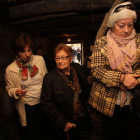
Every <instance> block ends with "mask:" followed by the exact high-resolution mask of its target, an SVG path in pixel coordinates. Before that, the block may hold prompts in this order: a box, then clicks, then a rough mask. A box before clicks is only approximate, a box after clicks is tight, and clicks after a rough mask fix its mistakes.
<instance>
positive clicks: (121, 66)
mask: <svg viewBox="0 0 140 140" xmlns="http://www.w3.org/2000/svg"><path fill="white" fill-rule="evenodd" d="M135 35H136V31H135V29H133V30H132V33H131V35H130V36H129V37H127V38H120V37H117V36H116V35H115V34H114V33H113V32H112V31H111V30H108V32H107V54H108V59H109V62H110V66H111V68H112V70H119V71H121V72H122V73H126V74H130V73H133V70H132V67H131V65H132V62H133V61H134V60H135V59H136V43H135ZM125 101H126V92H124V91H122V92H121V106H123V104H124V102H125Z"/></svg>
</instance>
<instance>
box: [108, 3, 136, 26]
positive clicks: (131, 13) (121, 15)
mask: <svg viewBox="0 0 140 140" xmlns="http://www.w3.org/2000/svg"><path fill="white" fill-rule="evenodd" d="M127 4H132V3H131V2H123V3H121V4H119V5H117V6H115V7H114V8H113V10H112V11H111V13H110V16H109V19H108V23H107V27H113V26H114V24H115V23H116V22H117V21H119V20H121V19H125V18H133V19H134V22H136V20H137V14H136V11H135V10H130V9H128V8H127V7H124V8H123V9H121V10H120V11H118V12H114V11H115V9H116V8H117V7H119V6H121V5H124V6H125V5H127ZM132 5H133V4H132Z"/></svg>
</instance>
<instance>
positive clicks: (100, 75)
mask: <svg viewBox="0 0 140 140" xmlns="http://www.w3.org/2000/svg"><path fill="white" fill-rule="evenodd" d="M104 45H105V42H101V40H100V41H98V40H97V41H96V42H95V45H94V48H93V52H92V60H91V72H92V76H93V77H94V78H95V79H96V80H97V81H99V82H101V83H102V84H105V85H106V86H107V87H109V88H110V87H120V76H121V72H119V71H113V70H112V69H111V67H110V64H109V60H108V58H107V50H105V51H104V53H106V55H105V54H103V52H101V51H102V50H103V49H101V48H102V46H104Z"/></svg>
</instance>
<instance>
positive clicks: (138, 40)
mask: <svg viewBox="0 0 140 140" xmlns="http://www.w3.org/2000/svg"><path fill="white" fill-rule="evenodd" d="M136 44H137V46H138V47H139V46H140V33H137V34H136Z"/></svg>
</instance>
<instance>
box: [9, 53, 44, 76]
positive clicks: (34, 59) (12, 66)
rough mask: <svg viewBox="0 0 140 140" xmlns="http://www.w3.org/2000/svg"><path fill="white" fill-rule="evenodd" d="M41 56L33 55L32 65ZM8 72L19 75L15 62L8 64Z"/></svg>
mask: <svg viewBox="0 0 140 140" xmlns="http://www.w3.org/2000/svg"><path fill="white" fill-rule="evenodd" d="M40 57H41V56H37V55H33V63H34V64H36V63H37V62H38V60H39V58H40ZM9 70H10V71H13V72H15V73H19V68H18V66H17V64H16V60H14V61H13V62H12V63H11V64H10V68H9Z"/></svg>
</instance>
